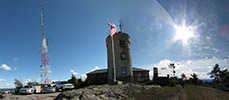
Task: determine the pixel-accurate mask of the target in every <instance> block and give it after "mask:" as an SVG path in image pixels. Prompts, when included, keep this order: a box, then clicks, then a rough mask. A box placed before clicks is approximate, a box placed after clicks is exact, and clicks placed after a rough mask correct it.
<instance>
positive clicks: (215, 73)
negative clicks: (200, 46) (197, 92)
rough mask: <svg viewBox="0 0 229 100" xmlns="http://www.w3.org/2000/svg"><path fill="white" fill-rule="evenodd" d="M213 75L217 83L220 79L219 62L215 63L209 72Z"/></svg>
mask: <svg viewBox="0 0 229 100" xmlns="http://www.w3.org/2000/svg"><path fill="white" fill-rule="evenodd" d="M210 74H211V75H212V76H213V77H214V81H215V82H216V83H219V81H220V68H219V64H215V67H214V68H213V70H212V71H211V73H210Z"/></svg>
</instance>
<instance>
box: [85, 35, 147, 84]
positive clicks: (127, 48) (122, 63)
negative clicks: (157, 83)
mask: <svg viewBox="0 0 229 100" xmlns="http://www.w3.org/2000/svg"><path fill="white" fill-rule="evenodd" d="M113 44H114V57H113V54H112V38H111V36H110V35H109V36H107V38H106V47H107V69H99V70H95V71H92V72H89V73H87V81H88V82H89V83H90V84H105V83H111V82H114V80H115V79H114V75H116V80H118V81H148V80H149V70H145V69H140V68H133V67H132V59H131V40H130V36H129V35H128V34H126V33H123V32H118V33H116V34H114V35H113ZM113 58H115V60H113ZM113 61H114V62H115V69H114V66H113Z"/></svg>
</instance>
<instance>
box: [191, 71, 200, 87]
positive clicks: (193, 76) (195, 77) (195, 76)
mask: <svg viewBox="0 0 229 100" xmlns="http://www.w3.org/2000/svg"><path fill="white" fill-rule="evenodd" d="M191 76H192V78H190V80H191V82H192V84H194V85H198V84H200V83H199V79H198V77H197V75H196V74H195V73H193V74H191Z"/></svg>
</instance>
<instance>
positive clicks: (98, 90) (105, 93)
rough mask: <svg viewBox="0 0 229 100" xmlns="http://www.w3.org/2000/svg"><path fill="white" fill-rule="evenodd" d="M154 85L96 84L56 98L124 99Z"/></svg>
mask: <svg viewBox="0 0 229 100" xmlns="http://www.w3.org/2000/svg"><path fill="white" fill-rule="evenodd" d="M153 87H160V86H155V85H137V84H131V83H129V84H123V85H97V86H96V85H94V86H90V87H87V88H82V89H77V90H72V91H65V92H62V93H61V94H59V95H58V96H57V97H56V100H123V99H127V97H128V95H133V94H136V93H139V92H141V91H142V90H147V89H150V88H153Z"/></svg>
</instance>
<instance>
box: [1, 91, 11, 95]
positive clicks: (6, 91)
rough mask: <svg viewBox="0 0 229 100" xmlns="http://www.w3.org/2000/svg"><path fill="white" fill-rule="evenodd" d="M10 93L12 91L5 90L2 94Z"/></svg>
mask: <svg viewBox="0 0 229 100" xmlns="http://www.w3.org/2000/svg"><path fill="white" fill-rule="evenodd" d="M9 93H10V90H4V91H2V94H9Z"/></svg>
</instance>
